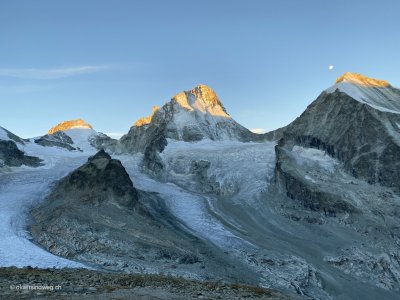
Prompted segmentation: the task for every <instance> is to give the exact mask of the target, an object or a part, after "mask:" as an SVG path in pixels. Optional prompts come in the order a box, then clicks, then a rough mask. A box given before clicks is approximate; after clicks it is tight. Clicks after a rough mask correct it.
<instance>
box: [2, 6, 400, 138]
mask: <svg viewBox="0 0 400 300" xmlns="http://www.w3.org/2000/svg"><path fill="white" fill-rule="evenodd" d="M399 11H400V1H397V0H394V1H385V0H382V1H376V0H374V1H369V0H359V1H358V0H336V1H334V0H329V1H323V0H302V1H296V0H292V1H289V0H279V1H278V0H275V1H269V0H259V1H257V0H240V1H239V0H237V1H235V0H226V1H223V0H210V1H201V0H180V1H178V0H168V1H167V0H158V1H156V0H146V1H145V0H143V1H134V0H131V1H127V0H126V1H123V0H113V1H112V0H109V1H105V0H103V1H102V0H64V1H61V0H59V1H54V0H48V1H45V0H36V1H28V0H26V1H20V0H4V1H0V104H1V105H0V126H3V127H5V128H7V129H9V130H10V131H12V132H14V133H16V134H18V135H20V136H22V137H30V136H36V135H41V134H44V133H45V132H46V131H47V130H48V129H49V128H50V127H52V126H53V125H55V124H57V123H59V122H61V121H64V120H68V119H75V118H83V119H85V120H86V121H87V122H89V123H90V124H92V125H93V127H94V128H95V129H96V130H98V131H102V132H105V133H125V132H127V131H128V129H129V127H130V126H131V125H132V124H133V123H134V121H136V119H138V118H139V117H141V116H145V115H148V114H149V113H150V112H151V107H152V106H153V105H162V104H164V103H165V102H167V101H169V99H170V98H171V97H172V96H174V95H175V94H176V93H178V92H179V91H181V90H188V89H191V88H193V87H194V86H196V85H197V84H199V83H203V84H207V85H209V86H210V87H212V88H213V89H214V90H215V91H216V92H217V94H218V95H219V97H220V99H221V101H222V102H223V103H224V105H225V107H226V109H227V111H228V112H229V113H230V114H231V116H232V117H233V118H234V119H236V120H237V121H238V122H239V123H241V124H242V125H244V126H246V127H248V128H264V129H266V130H272V129H275V128H278V127H281V126H284V125H286V124H288V123H289V122H291V121H292V120H293V119H295V118H296V117H297V116H298V115H299V114H301V113H302V111H303V110H304V109H305V108H306V107H307V105H309V104H310V103H311V102H312V101H313V100H314V99H315V98H316V97H317V96H318V94H319V93H320V92H321V91H322V90H324V89H326V88H328V87H329V86H331V85H332V84H333V83H334V81H335V79H336V78H337V77H339V76H340V75H342V73H344V72H346V71H352V72H359V73H363V74H364V75H367V76H371V77H376V78H381V79H386V80H388V81H389V82H391V83H392V84H393V85H395V86H396V85H397V86H399V85H400V73H399V70H400V17H399ZM329 65H333V66H334V68H333V70H329V69H328V66H329Z"/></svg>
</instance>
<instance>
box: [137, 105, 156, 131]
mask: <svg viewBox="0 0 400 300" xmlns="http://www.w3.org/2000/svg"><path fill="white" fill-rule="evenodd" d="M159 108H160V107H159V106H156V105H155V106H153V110H152V112H151V115H149V116H147V117H143V118H140V119H139V120H137V121H136V122H135V126H143V125H147V124H150V122H151V119H152V118H153V116H154V114H155V113H156V111H157V110H158V109H159Z"/></svg>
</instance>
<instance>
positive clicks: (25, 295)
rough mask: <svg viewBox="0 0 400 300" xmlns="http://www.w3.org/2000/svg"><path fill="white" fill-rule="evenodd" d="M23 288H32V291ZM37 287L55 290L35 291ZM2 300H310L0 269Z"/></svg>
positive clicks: (157, 279)
mask: <svg viewBox="0 0 400 300" xmlns="http://www.w3.org/2000/svg"><path fill="white" fill-rule="evenodd" d="M20 286H31V287H32V288H31V289H32V290H28V289H21V288H20ZM35 286H48V287H54V288H53V291H51V290H33V287H35ZM0 298H1V299H32V298H34V299H85V300H88V299H139V300H140V299H182V300H183V299H271V300H285V299H307V298H301V297H298V296H296V295H285V294H282V293H281V292H278V291H275V290H270V289H264V288H260V287H254V286H248V285H238V284H235V285H228V284H222V283H210V282H200V281H194V280H186V279H182V278H174V277H166V276H157V275H128V274H115V273H105V272H98V271H90V270H85V269H62V270H59V269H58V270H57V269H32V268H25V269H18V268H14V267H11V268H0Z"/></svg>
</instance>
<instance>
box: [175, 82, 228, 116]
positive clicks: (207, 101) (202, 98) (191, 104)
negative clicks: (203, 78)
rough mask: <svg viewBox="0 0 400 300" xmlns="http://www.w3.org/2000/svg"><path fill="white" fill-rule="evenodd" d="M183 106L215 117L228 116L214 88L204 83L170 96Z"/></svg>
mask: <svg viewBox="0 0 400 300" xmlns="http://www.w3.org/2000/svg"><path fill="white" fill-rule="evenodd" d="M172 100H173V101H175V102H176V103H178V104H179V105H180V106H182V107H183V108H185V109H187V110H190V111H194V110H195V111H198V112H202V113H204V114H210V115H212V116H215V117H224V118H230V116H229V114H228V113H227V112H226V109H225V107H224V106H223V104H222V103H221V101H219V98H218V96H217V94H216V93H215V92H214V90H213V89H212V88H210V87H208V86H206V85H204V84H200V85H198V86H196V87H195V88H194V89H192V90H190V91H183V92H180V93H178V94H177V95H175V96H174V97H173V98H172Z"/></svg>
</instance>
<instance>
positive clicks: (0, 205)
mask: <svg viewBox="0 0 400 300" xmlns="http://www.w3.org/2000/svg"><path fill="white" fill-rule="evenodd" d="M21 148H23V149H24V150H26V152H27V154H28V155H35V156H39V157H40V158H42V159H43V160H44V161H45V163H46V165H45V166H42V167H39V168H30V167H20V168H10V169H8V170H6V171H2V172H1V171H0V172H1V173H0V240H1V243H0V266H1V267H7V266H17V267H26V266H32V267H39V268H49V267H56V268H66V267H79V268H82V267H85V265H83V264H81V263H78V262H73V261H69V260H67V259H64V258H61V257H57V256H55V255H53V254H51V253H49V252H47V251H45V250H44V249H42V248H41V247H40V246H38V245H36V244H34V243H33V242H32V241H31V240H30V236H29V233H28V232H27V225H28V220H29V211H30V209H31V208H32V207H33V206H35V205H36V204H37V203H38V202H39V201H41V200H42V199H43V198H44V197H45V195H46V193H48V192H49V188H50V186H51V184H52V183H53V182H54V181H55V180H57V179H60V178H62V177H63V176H65V175H67V174H68V173H69V172H70V171H72V170H73V169H75V168H77V167H79V166H80V165H81V164H83V163H84V162H85V161H86V160H87V157H88V156H89V155H90V153H79V152H68V151H66V150H62V149H58V148H52V147H47V148H45V147H41V146H38V145H36V144H26V145H24V146H21Z"/></svg>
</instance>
